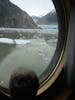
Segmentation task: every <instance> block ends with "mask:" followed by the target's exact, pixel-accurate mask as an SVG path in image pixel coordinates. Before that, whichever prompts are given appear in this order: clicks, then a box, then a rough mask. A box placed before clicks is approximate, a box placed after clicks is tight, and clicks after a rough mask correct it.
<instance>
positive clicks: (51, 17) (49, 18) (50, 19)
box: [37, 11, 58, 25]
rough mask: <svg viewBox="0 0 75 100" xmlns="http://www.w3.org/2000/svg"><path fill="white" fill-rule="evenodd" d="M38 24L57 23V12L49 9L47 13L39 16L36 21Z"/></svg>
mask: <svg viewBox="0 0 75 100" xmlns="http://www.w3.org/2000/svg"><path fill="white" fill-rule="evenodd" d="M37 23H38V24H47V25H49V24H57V23H58V22H57V14H56V12H55V11H51V12H50V13H48V14H47V15H45V16H43V17H41V18H40V19H39V20H38V21H37Z"/></svg>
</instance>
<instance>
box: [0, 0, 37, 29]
mask: <svg viewBox="0 0 75 100" xmlns="http://www.w3.org/2000/svg"><path fill="white" fill-rule="evenodd" d="M0 27H8V28H37V25H36V24H35V22H34V21H33V19H32V18H31V17H30V16H29V15H28V14H27V13H26V12H25V11H22V10H21V9H20V8H19V7H17V6H16V5H14V4H13V3H11V2H10V1H9V0H0Z"/></svg>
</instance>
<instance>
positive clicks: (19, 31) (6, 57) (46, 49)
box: [0, 0, 66, 94]
mask: <svg viewBox="0 0 75 100" xmlns="http://www.w3.org/2000/svg"><path fill="white" fill-rule="evenodd" d="M58 1H59V2H58ZM59 4H60V5H59ZM0 5H1V6H0V87H1V90H2V91H3V92H5V93H6V94H9V85H8V82H9V77H10V75H11V72H12V71H13V70H14V69H15V68H17V67H25V68H29V69H32V70H34V71H35V72H36V74H37V75H38V78H39V84H40V87H39V90H38V94H40V93H42V92H43V91H45V89H43V88H44V86H45V85H46V83H47V82H48V81H49V80H50V78H51V77H52V76H53V75H54V73H55V72H56V70H57V69H58V68H59V67H58V66H59V64H60V62H61V60H62V57H63V54H64V46H65V40H66V38H65V37H66V35H65V30H66V29H65V27H66V26H65V20H66V17H65V14H64V8H63V7H62V3H61V0H56V1H54V0H53V1H52V0H0ZM63 5H64V4H63ZM59 9H60V10H59ZM61 11H62V12H63V14H60V13H61ZM60 18H63V21H62V20H61V19H60ZM62 24H63V25H62ZM60 32H61V33H60ZM60 70H61V69H60ZM58 73H60V72H58ZM47 86H48V85H47Z"/></svg>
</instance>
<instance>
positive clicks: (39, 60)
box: [0, 26, 58, 87]
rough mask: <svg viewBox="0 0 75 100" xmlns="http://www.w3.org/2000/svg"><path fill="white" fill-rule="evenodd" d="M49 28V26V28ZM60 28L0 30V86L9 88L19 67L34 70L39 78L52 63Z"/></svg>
mask: <svg viewBox="0 0 75 100" xmlns="http://www.w3.org/2000/svg"><path fill="white" fill-rule="evenodd" d="M48 27H49V26H48ZM57 39H58V28H52V26H50V28H48V29H47V28H46V29H45V28H44V29H12V28H0V85H1V86H4V87H8V81H9V78H10V74H11V72H12V71H13V70H14V69H15V68H17V67H25V68H29V69H33V70H34V71H35V72H36V73H37V75H38V77H39V76H40V75H41V74H42V72H43V71H44V70H45V69H46V68H47V66H48V64H49V63H50V61H51V59H52V57H53V55H54V52H55V49H56V45H57Z"/></svg>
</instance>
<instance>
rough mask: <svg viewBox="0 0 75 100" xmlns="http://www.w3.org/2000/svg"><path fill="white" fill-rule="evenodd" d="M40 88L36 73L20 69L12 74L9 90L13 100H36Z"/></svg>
mask: <svg viewBox="0 0 75 100" xmlns="http://www.w3.org/2000/svg"><path fill="white" fill-rule="evenodd" d="M38 88H39V82H38V78H37V75H36V74H35V72H34V71H32V70H27V69H24V68H18V69H16V70H15V71H14V72H13V73H12V74H11V77H10V81H9V89H10V95H11V98H12V99H13V100H19V99H22V98H24V99H26V98H35V96H36V93H37V90H38Z"/></svg>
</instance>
